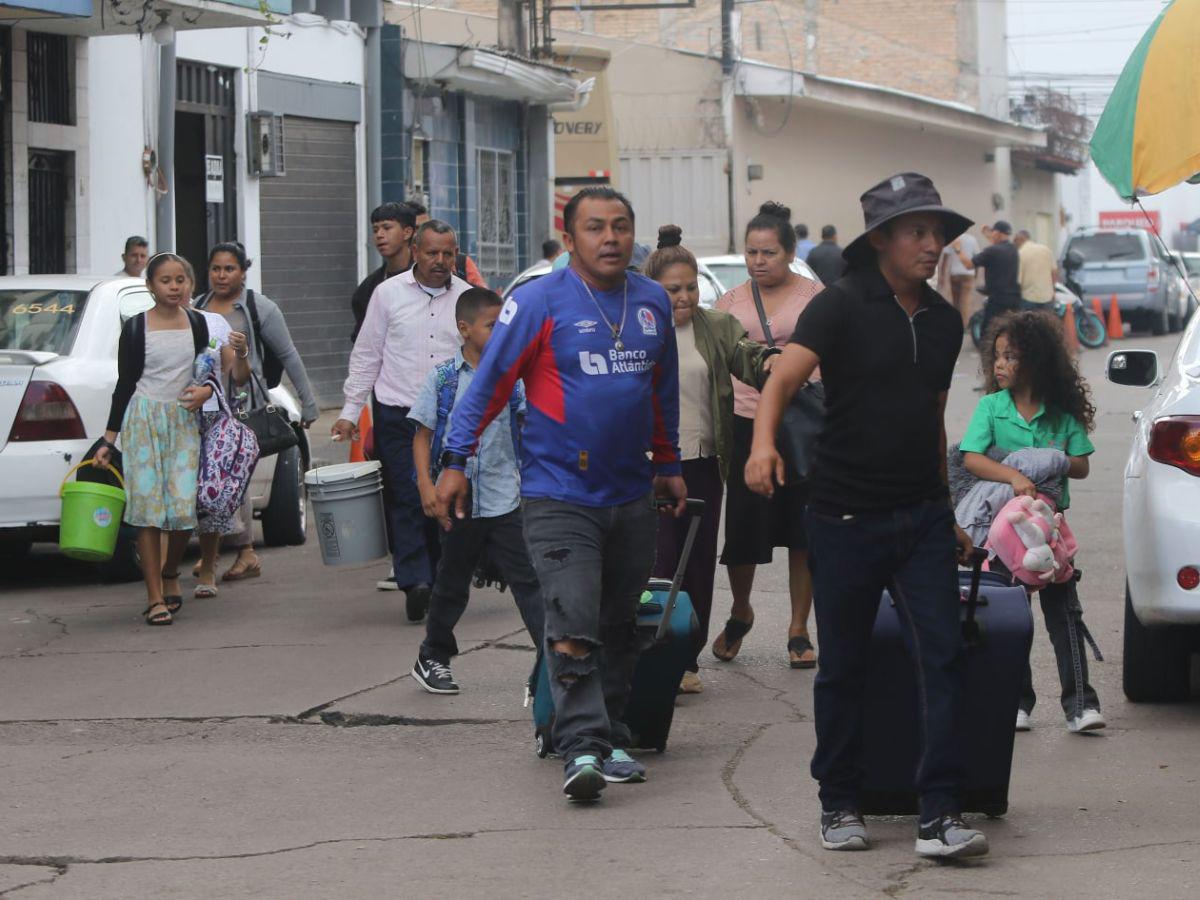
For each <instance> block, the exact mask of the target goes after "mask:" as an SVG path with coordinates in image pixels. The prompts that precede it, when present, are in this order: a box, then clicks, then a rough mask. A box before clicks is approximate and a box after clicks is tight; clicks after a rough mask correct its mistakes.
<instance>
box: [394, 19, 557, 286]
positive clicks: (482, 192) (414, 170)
mask: <svg viewBox="0 0 1200 900" xmlns="http://www.w3.org/2000/svg"><path fill="white" fill-rule="evenodd" d="M380 43H381V54H380V55H381V65H382V68H383V72H384V77H383V79H382V90H381V107H382V109H381V113H382V114H381V135H380V141H381V157H380V173H381V181H382V199H383V200H385V201H386V200H403V199H408V198H411V197H414V196H416V197H419V198H421V199H422V200H423V201H424V202H425V204H426V206H428V208H429V211H430V214H431V215H432V216H434V217H435V218H438V219H442V220H444V221H446V222H449V223H450V224H451V225H452V226H453V227H454V228H455V230H456V231H457V232H458V236H459V245H460V247H461V248H462V249H463V250H464V251H465V252H466V253H467V254H468V255H470V256H471V257H472V258H473V259H474V260H475V262H476V264H477V265H478V266H479V269H480V271H481V272H482V273H483V275H484V276H485V277H486V278H487V280H488V282H489V283H490V284H491V285H492V286H493V287H502V286H504V285H505V284H507V283H508V282H509V281H511V280H512V278H513V277H515V276H516V275H517V274H518V273H519V272H520V271H521V270H522V269H524V268H525V267H527V266H528V265H529V264H530V262H532V260H533V259H534V258H536V256H537V255H538V253H537V251H538V250H540V244H541V241H542V240H543V239H544V238H545V237H549V236H550V235H549V234H548V233H547V234H545V235H541V234H537V235H535V234H534V233H533V232H534V231H535V230H536V229H537V228H541V230H547V229H548V221H547V219H548V210H549V205H550V202H551V195H550V188H549V179H548V177H547V176H548V173H545V172H542V173H540V174H538V172H537V170H538V167H537V166H536V165H535V166H533V167H532V169H533V170H534V173H533V174H532V175H531V152H530V151H531V145H536V144H537V143H538V142H541V153H540V154H537V155H538V156H539V158H545V157H547V156H548V150H547V148H546V146H545V143H546V141H548V140H549V138H548V137H547V129H546V128H545V125H544V123H545V121H546V111H545V105H544V103H543V104H542V105H541V106H540V107H539V106H538V105H537V104H536V103H530V102H528V101H522V100H519V99H509V95H511V94H513V93H514V92H516V91H518V90H519V88H518V87H517V86H514V85H513V84H512V83H510V81H508V80H505V79H504V78H503V76H500V75H497V76H495V84H492V85H489V84H488V83H486V79H485V78H480V77H478V76H475V77H474V80H473V82H472V84H473V85H474V86H475V87H477V88H478V89H476V90H470V89H461V88H460V89H456V87H457V84H456V83H455V81H454V78H453V76H449V77H447V79H445V80H439V81H437V82H433V81H432V80H431V79H432V77H434V76H430V79H427V80H422V78H421V77H416V78H414V77H411V73H412V72H413V71H414V70H415V71H417V72H418V73H421V74H422V75H423V74H424V73H425V72H427V71H431V70H434V66H436V65H438V63H437V62H434V61H431V60H430V59H428V58H426V59H421V58H419V55H426V54H428V53H429V48H430V47H431V46H436V49H437V50H438V51H450V52H451V57H452V58H453V53H454V52H458V53H459V54H460V55H461V54H462V53H464V52H468V51H466V50H465V48H449V47H444V46H442V45H428V44H425V45H419V44H417V43H416V42H414V41H410V40H408V39H407V38H406V36H405V35H404V33H403V30H402V29H401V28H400V27H399V26H396V25H385V26H384V28H383V30H382V34H381V42H380ZM521 65H523V66H524V67H525V68H532V67H531V66H530V65H529V64H528V63H522V64H521ZM434 71H436V70H434ZM397 73H405V75H404V76H403V77H397ZM464 80H465V79H464ZM531 180H536V181H537V185H536V186H535V187H536V189H535V190H534V191H531V190H530V183H531ZM541 206H545V207H546V210H542V209H541V208H540V207H541ZM543 213H544V214H543ZM537 223H545V224H537Z"/></svg>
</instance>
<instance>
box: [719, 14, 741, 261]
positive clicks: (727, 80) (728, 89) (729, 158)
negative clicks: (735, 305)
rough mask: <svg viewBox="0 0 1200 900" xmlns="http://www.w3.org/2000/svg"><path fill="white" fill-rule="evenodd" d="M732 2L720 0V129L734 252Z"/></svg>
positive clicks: (731, 241)
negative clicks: (723, 148)
mask: <svg viewBox="0 0 1200 900" xmlns="http://www.w3.org/2000/svg"><path fill="white" fill-rule="evenodd" d="M733 2H734V0H721V128H722V131H723V132H724V134H725V179H726V193H727V194H728V201H727V204H726V205H727V207H728V208H727V210H726V214H727V215H728V218H729V239H728V243H727V245H726V249H727V250H728V251H729V252H730V253H733V252H734V251H735V250H736V244H735V243H734V234H736V233H737V229H736V228H735V227H734V215H735V213H734V204H733V190H734V184H735V179H734V177H733V63H734V59H733Z"/></svg>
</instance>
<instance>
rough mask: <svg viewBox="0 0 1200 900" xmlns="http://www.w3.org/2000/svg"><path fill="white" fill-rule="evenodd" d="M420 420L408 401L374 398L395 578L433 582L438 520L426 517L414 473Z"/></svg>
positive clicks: (377, 448) (399, 581)
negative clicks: (405, 403)
mask: <svg viewBox="0 0 1200 900" xmlns="http://www.w3.org/2000/svg"><path fill="white" fill-rule="evenodd" d="M416 430H417V426H416V425H415V424H414V423H413V421H412V420H411V419H409V418H408V407H407V406H388V405H386V404H384V403H376V404H375V455H376V456H377V457H378V458H379V462H380V463H381V464H382V465H383V485H384V494H383V509H384V512H385V513H386V514H387V517H388V525H389V527H390V532H389V534H388V538H389V540H390V541H391V543H392V573H393V574H394V575H395V576H396V584H398V585H399V586H400V587H402V588H409V587H412V586H413V585H415V584H431V583H432V582H433V571H434V568H435V567H436V565H437V559H438V556H439V555H440V549H439V536H438V525H437V522H436V521H435V520H433V519H428V518H426V517H425V510H424V509H422V507H421V494H420V492H419V491H418V490H417V483H416V480H415V479H414V478H413V452H412V445H413V435H414V434H415V433H416Z"/></svg>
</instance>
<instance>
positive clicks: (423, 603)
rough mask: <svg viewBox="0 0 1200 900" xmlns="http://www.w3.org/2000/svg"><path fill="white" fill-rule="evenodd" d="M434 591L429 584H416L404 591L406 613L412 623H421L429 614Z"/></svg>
mask: <svg viewBox="0 0 1200 900" xmlns="http://www.w3.org/2000/svg"><path fill="white" fill-rule="evenodd" d="M431 596H433V589H432V588H431V587H430V586H429V585H427V584H414V585H413V586H412V587H410V588H405V589H404V612H405V614H406V615H407V616H408V621H410V622H420V621H421V620H422V619H424V618H425V613H427V612H429V598H430V597H431Z"/></svg>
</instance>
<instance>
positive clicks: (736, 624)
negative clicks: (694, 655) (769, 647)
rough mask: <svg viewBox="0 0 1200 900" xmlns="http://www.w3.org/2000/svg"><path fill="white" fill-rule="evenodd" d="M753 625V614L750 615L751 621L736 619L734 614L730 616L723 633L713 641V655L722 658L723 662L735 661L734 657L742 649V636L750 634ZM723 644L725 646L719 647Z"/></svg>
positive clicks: (722, 630)
mask: <svg viewBox="0 0 1200 900" xmlns="http://www.w3.org/2000/svg"><path fill="white" fill-rule="evenodd" d="M753 627H754V616H753V615H751V616H750V621H749V622H743V621H742V620H741V619H735V618H733V616H730V617H729V620H728V621H727V622H726V623H725V627H724V628H722V629H721V633H720V634H718V635H717V637H716V639H715V640H714V641H713V644H712V654H713V656H715V657H716V658H717V659H719V660H721V662H733V659H734V657H736V656H737V655H738V651H740V650H741V649H742V638H744V637H745V636H746V635H748V634H749V633H750V629H751V628H753ZM721 644H724V646H723V647H721V648H719V645H721ZM722 650H723V651H724V652H722Z"/></svg>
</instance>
